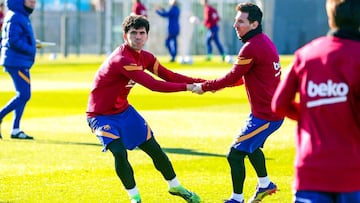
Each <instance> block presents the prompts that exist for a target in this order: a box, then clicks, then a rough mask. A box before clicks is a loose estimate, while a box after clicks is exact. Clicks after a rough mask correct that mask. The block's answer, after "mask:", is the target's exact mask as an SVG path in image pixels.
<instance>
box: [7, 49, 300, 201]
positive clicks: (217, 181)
mask: <svg viewBox="0 0 360 203" xmlns="http://www.w3.org/2000/svg"><path fill="white" fill-rule="evenodd" d="M291 58H292V56H281V64H282V66H283V67H285V66H286V65H287V64H289V62H290V61H291ZM103 59H104V56H69V57H68V58H66V59H64V58H62V57H59V58H58V59H57V60H49V59H48V57H47V56H45V55H39V56H38V57H37V60H36V63H35V65H34V67H33V68H32V70H31V72H32V73H31V74H32V75H31V77H32V78H31V80H32V98H31V100H30V102H29V103H28V105H27V107H26V109H25V113H24V116H23V119H22V123H21V127H22V129H23V130H24V131H26V132H27V133H29V134H30V135H33V136H34V137H35V140H33V141H22V140H11V139H10V136H9V131H10V125H11V120H12V114H10V115H8V116H7V117H5V119H4V120H3V123H2V126H1V127H2V135H3V139H2V140H0V202H3V203H5V202H9V203H10V202H11V203H18V202H19V203H20V202H21V203H22V202H24V203H32V202H34V203H35V202H36V203H39V202H44V203H56V202H59V203H60V202H61V203H65V202H66V203H68V202H74V203H78V202H89V203H94V202H99V203H115V202H120V203H123V202H125V203H126V202H129V199H128V196H127V194H126V192H125V190H124V189H123V187H122V185H121V183H120V181H119V179H118V177H117V176H116V174H115V171H114V166H113V158H112V155H111V153H110V152H107V153H102V152H101V146H100V144H99V142H98V140H97V138H96V137H95V136H94V135H92V134H91V132H90V129H89V128H88V126H87V123H86V118H85V109H86V104H87V97H88V93H89V89H90V87H91V82H92V79H93V76H94V73H95V71H96V70H97V68H98V66H99V65H100V63H101V62H102V60H103ZM159 59H160V61H163V62H164V63H163V65H165V66H167V67H169V68H170V69H172V70H174V71H177V72H180V73H184V74H187V75H190V76H198V77H203V78H205V79H213V78H216V77H219V76H222V75H223V74H224V73H226V72H227V71H228V70H229V69H230V68H231V65H230V64H226V63H221V62H217V61H219V60H220V58H219V59H218V60H217V58H216V57H215V58H214V61H213V62H205V61H203V57H196V58H195V60H194V64H192V65H180V64H169V63H166V59H167V57H160V58H159ZM259 91H261V90H259ZM13 95H14V90H13V84H12V81H11V79H10V77H9V76H8V74H6V73H3V72H0V106H3V105H4V104H5V103H6V102H7V100H8V99H9V98H11V97H12V96H13ZM129 100H130V103H132V104H133V105H134V106H135V108H136V109H137V110H138V111H139V112H140V113H141V114H142V115H143V116H144V117H145V119H146V120H147V121H148V123H149V125H150V126H151V127H152V129H153V131H154V134H155V136H156V138H157V140H158V141H159V143H160V144H161V145H162V147H163V149H164V150H165V151H166V152H167V154H168V156H169V157H170V159H171V160H172V163H173V165H174V168H175V171H176V173H177V175H178V178H179V180H180V182H181V183H182V184H183V185H184V186H185V187H187V188H189V189H191V190H193V191H195V192H196V193H198V194H199V195H200V196H201V198H202V200H203V202H204V203H218V202H222V200H223V199H226V198H228V197H229V196H230V194H231V190H232V187H231V178H230V171H229V167H228V163H227V161H226V158H225V155H226V153H227V152H228V149H229V146H230V145H231V143H232V141H233V139H234V137H235V136H236V135H237V133H238V131H239V130H240V128H241V127H242V126H243V125H244V123H245V119H246V117H247V115H248V113H249V105H248V101H247V98H246V94H245V90H244V87H234V88H226V89H224V90H222V91H219V92H216V93H205V94H203V95H195V94H192V93H190V92H182V93H158V92H152V91H150V90H148V89H146V88H144V87H141V86H140V85H136V86H135V87H134V89H133V90H132V93H131V94H130V97H129ZM294 128H295V123H294V122H293V121H290V120H285V122H284V124H283V126H282V127H281V129H279V130H278V131H277V132H276V133H274V134H273V135H272V136H270V137H269V139H268V141H267V143H266V144H265V149H264V152H265V155H266V157H267V169H268V173H269V176H270V178H271V179H272V180H273V181H274V182H275V183H276V184H277V185H278V187H279V189H280V191H278V192H277V193H276V194H275V195H272V196H270V197H267V198H265V199H264V201H263V202H268V203H271V202H273V203H281V202H284V203H288V202H291V199H292V190H291V184H292V180H293V159H294V132H295V129H294ZM129 160H130V162H131V163H132V166H133V168H134V171H135V178H136V181H137V185H138V188H139V190H140V194H141V197H142V200H143V202H145V203H166V202H173V203H177V202H179V203H182V202H184V201H183V200H182V199H180V198H179V197H175V196H172V195H170V194H169V193H168V192H167V184H166V182H165V181H164V180H163V178H162V176H161V174H160V173H159V172H157V171H156V169H155V168H154V166H153V164H152V161H151V160H150V158H149V157H148V156H147V155H145V153H143V152H142V151H140V150H134V151H130V152H129ZM246 165H247V168H246V173H247V177H246V180H245V185H244V195H245V198H246V199H248V198H249V197H250V196H251V195H252V194H253V192H254V190H255V186H256V182H257V178H256V175H255V172H254V170H253V168H252V167H251V166H250V164H249V162H248V160H246Z"/></svg>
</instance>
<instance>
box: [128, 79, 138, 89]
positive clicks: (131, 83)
mask: <svg viewBox="0 0 360 203" xmlns="http://www.w3.org/2000/svg"><path fill="white" fill-rule="evenodd" d="M135 85H136V82H135V81H133V80H129V82H128V84H127V85H126V86H125V87H126V88H132V87H134V86H135Z"/></svg>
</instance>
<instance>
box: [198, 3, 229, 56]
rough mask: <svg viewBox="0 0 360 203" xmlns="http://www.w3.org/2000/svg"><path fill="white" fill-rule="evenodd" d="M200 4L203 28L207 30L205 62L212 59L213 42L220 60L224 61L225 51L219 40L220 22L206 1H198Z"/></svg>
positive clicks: (217, 15)
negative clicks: (202, 13)
mask: <svg viewBox="0 0 360 203" xmlns="http://www.w3.org/2000/svg"><path fill="white" fill-rule="evenodd" d="M200 3H201V5H203V6H204V26H205V27H206V28H207V29H208V32H207V34H206V51H207V58H206V60H208V61H211V59H212V52H213V51H212V45H211V42H212V41H214V42H215V45H216V47H217V49H218V51H219V53H220V54H221V57H222V60H223V61H224V60H225V51H224V48H223V46H222V44H221V42H220V38H219V25H218V22H219V21H220V16H219V14H218V12H217V10H216V9H215V8H214V7H212V6H211V5H210V4H209V2H208V0H200Z"/></svg>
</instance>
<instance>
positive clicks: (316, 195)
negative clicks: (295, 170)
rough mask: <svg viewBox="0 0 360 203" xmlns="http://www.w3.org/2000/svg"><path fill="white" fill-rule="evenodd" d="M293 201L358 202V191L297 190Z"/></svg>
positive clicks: (359, 202)
mask: <svg viewBox="0 0 360 203" xmlns="http://www.w3.org/2000/svg"><path fill="white" fill-rule="evenodd" d="M294 199H295V200H294V202H295V203H360V191H355V192H341V193H332V192H316V191H297V192H296V193H295V197H294Z"/></svg>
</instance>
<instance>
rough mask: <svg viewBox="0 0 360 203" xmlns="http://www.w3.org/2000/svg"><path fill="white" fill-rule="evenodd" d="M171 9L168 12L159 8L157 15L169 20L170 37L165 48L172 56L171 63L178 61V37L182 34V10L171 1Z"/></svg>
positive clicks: (175, 2) (173, 0)
mask: <svg viewBox="0 0 360 203" xmlns="http://www.w3.org/2000/svg"><path fill="white" fill-rule="evenodd" d="M169 4H170V9H169V10H168V11H166V10H165V9H164V8H159V9H157V10H156V13H157V14H158V15H160V16H162V17H165V18H168V21H169V22H168V36H167V38H166V40H165V46H166V48H167V49H168V51H169V54H170V56H171V59H170V62H174V61H175V60H176V55H177V37H178V36H179V34H180V23H179V17H180V8H179V6H178V4H177V1H176V0H169Z"/></svg>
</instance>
